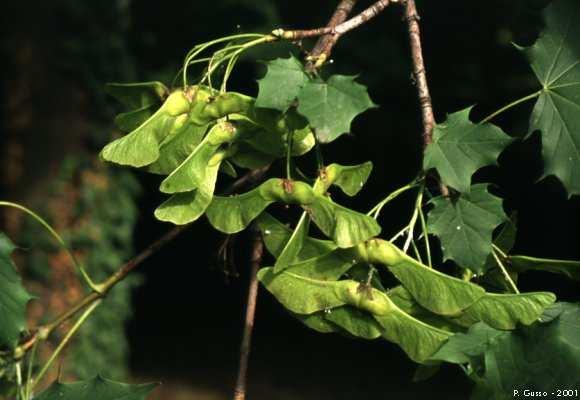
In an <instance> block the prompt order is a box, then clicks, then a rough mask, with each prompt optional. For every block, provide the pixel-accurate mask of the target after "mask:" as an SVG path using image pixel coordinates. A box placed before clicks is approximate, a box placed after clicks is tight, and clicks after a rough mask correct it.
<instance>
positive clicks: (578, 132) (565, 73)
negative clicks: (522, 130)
mask: <svg viewBox="0 0 580 400" xmlns="http://www.w3.org/2000/svg"><path fill="white" fill-rule="evenodd" d="M544 15H545V18H546V29H545V31H544V32H543V33H542V35H541V36H540V38H539V39H538V41H537V42H536V43H535V44H534V45H533V46H531V47H528V48H527V49H525V50H524V51H525V54H526V55H527V57H528V59H529V60H530V64H531V66H532V69H533V70H534V72H535V74H536V76H537V77H538V80H539V81H540V83H541V84H542V89H541V91H540V97H539V98H538V101H537V103H536V106H535V107H534V111H533V113H532V118H531V121H530V132H533V131H535V130H540V131H541V134H542V155H543V158H544V164H545V167H544V177H546V176H549V175H554V176H556V177H557V178H558V179H559V180H560V181H561V182H562V184H563V185H564V187H565V188H566V190H567V191H568V194H569V195H573V194H580V40H578V38H579V37H580V24H578V19H579V18H580V2H578V1H577V0H558V1H554V2H553V3H552V4H550V6H549V7H547V8H546V10H545V12H544Z"/></svg>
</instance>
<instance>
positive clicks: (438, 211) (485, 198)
mask: <svg viewBox="0 0 580 400" xmlns="http://www.w3.org/2000/svg"><path fill="white" fill-rule="evenodd" d="M487 186H488V185H486V184H478V185H473V186H472V187H471V191H470V192H469V193H463V194H462V195H461V196H460V197H459V198H458V199H456V200H452V199H449V198H446V197H442V196H439V197H436V198H435V199H433V200H431V203H432V204H433V205H434V208H433V209H432V210H431V211H430V212H429V218H428V221H427V229H428V230H429V233H432V234H434V235H436V236H437V237H438V238H439V240H441V249H442V250H443V258H444V260H448V259H452V260H453V261H455V262H456V263H457V264H458V265H460V266H462V267H464V268H468V269H470V270H472V271H474V272H477V273H482V272H484V269H485V264H486V260H487V257H488V256H489V254H490V253H491V249H492V246H491V245H492V233H493V230H494V229H495V228H496V227H497V226H498V225H500V224H501V223H503V222H505V221H506V220H507V216H506V214H505V212H504V210H503V207H502V200H501V199H500V198H499V197H495V196H493V195H491V194H490V193H489V192H488V191H487Z"/></svg>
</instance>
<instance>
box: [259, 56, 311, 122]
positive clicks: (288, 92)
mask: <svg viewBox="0 0 580 400" xmlns="http://www.w3.org/2000/svg"><path fill="white" fill-rule="evenodd" d="M266 67H267V72H266V75H264V77H263V78H262V79H260V80H259V81H258V85H259V93H258V98H257V99H256V107H261V108H272V109H275V110H279V111H282V112H286V111H287V110H288V108H290V106H291V105H292V104H293V103H294V102H295V100H296V98H297V97H298V95H299V93H300V91H301V90H302V88H303V87H304V85H305V84H306V83H307V82H308V80H309V77H308V75H307V74H306V72H305V71H304V67H303V66H302V63H301V62H300V60H298V59H297V58H296V57H294V56H293V55H290V57H289V58H277V59H275V60H272V61H268V62H267V63H266Z"/></svg>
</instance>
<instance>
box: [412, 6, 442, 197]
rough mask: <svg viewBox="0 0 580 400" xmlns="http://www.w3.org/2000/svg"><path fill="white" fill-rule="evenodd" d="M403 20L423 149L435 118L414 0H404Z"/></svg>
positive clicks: (428, 140) (431, 139)
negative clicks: (405, 28) (418, 112)
mask: <svg viewBox="0 0 580 400" xmlns="http://www.w3.org/2000/svg"><path fill="white" fill-rule="evenodd" d="M405 19H406V20H407V26H408V30H409V43H410V46H411V59H412V60H413V75H414V77H415V82H416V86H417V95H418V97H419V104H420V105H421V115H422V119H423V149H425V148H426V147H427V146H428V145H429V144H431V143H432V142H433V128H434V127H435V116H434V115H433V104H432V102H431V95H430V93H429V85H428V84H427V73H426V71H425V62H424V61H423V49H422V46H421V29H420V27H419V20H420V17H419V14H418V13H417V7H416V5H415V0H406V4H405ZM439 188H440V190H441V194H442V195H443V196H445V197H447V196H449V189H448V188H447V186H445V185H443V184H442V183H441V184H440V185H439Z"/></svg>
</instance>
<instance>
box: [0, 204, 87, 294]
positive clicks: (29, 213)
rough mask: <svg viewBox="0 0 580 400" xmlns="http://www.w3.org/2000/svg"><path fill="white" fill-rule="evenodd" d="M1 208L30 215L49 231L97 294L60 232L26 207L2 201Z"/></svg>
mask: <svg viewBox="0 0 580 400" xmlns="http://www.w3.org/2000/svg"><path fill="white" fill-rule="evenodd" d="M0 207H10V208H15V209H17V210H19V211H22V212H24V213H25V214H28V215H29V216H31V217H32V218H33V219H34V220H36V222H38V223H39V224H40V225H42V227H43V228H44V229H46V230H47V231H48V233H50V235H51V236H52V237H53V238H54V239H55V240H56V241H57V242H58V244H59V245H60V246H61V247H62V248H63V249H64V250H65V251H66V252H67V254H68V255H69V257H70V258H71V260H72V262H73V264H74V266H75V267H76V268H77V269H78V270H79V271H80V273H81V275H82V277H83V279H84V280H85V282H86V283H87V285H88V286H89V287H90V288H91V289H92V290H93V291H95V292H97V291H98V290H97V289H98V287H97V285H96V284H95V283H94V282H93V280H92V279H91V277H90V276H89V274H88V273H87V271H86V270H85V269H84V267H83V266H82V265H81V264H80V263H79V262H78V260H77V258H76V257H75V255H74V253H73V252H72V250H71V249H70V248H69V247H68V246H67V244H66V243H65V241H64V239H63V238H62V236H60V235H59V234H58V232H57V231H55V230H54V228H53V227H52V226H50V224H49V223H48V222H46V220H44V219H43V218H42V217H41V216H40V215H38V214H36V213H35V212H34V211H32V210H30V209H29V208H26V207H24V206H22V205H20V204H17V203H12V202H10V201H0Z"/></svg>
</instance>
